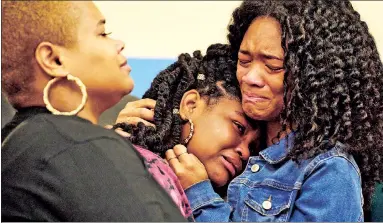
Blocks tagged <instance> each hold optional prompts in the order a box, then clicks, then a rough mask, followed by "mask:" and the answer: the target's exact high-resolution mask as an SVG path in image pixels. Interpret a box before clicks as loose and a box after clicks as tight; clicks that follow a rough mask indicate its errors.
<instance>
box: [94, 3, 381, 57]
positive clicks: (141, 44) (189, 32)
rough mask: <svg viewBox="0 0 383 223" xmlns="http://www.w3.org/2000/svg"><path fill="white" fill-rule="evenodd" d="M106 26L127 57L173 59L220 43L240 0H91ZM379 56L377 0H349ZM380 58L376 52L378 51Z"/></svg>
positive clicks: (379, 7)
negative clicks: (122, 43)
mask: <svg viewBox="0 0 383 223" xmlns="http://www.w3.org/2000/svg"><path fill="white" fill-rule="evenodd" d="M95 4H96V5H97V6H98V7H99V9H100V10H101V12H102V13H103V14H104V16H105V17H106V19H107V26H106V27H107V31H112V32H113V34H112V37H115V38H119V39H121V40H123V41H125V43H126V48H125V54H126V55H127V56H128V57H144V58H148V57H149V58H150V57H154V58H164V57H165V58H175V57H176V56H177V55H178V54H180V53H182V52H189V53H191V52H192V51H194V50H196V49H200V50H202V51H204V50H205V49H206V48H207V47H208V46H209V45H210V44H212V43H216V42H221V43H226V42H227V40H226V34H227V31H226V27H227V24H228V23H229V21H230V16H231V13H232V11H233V10H234V9H235V8H236V7H237V6H238V5H239V4H240V1H95ZM352 4H353V6H354V8H355V9H356V10H357V11H358V12H359V13H360V14H361V17H362V19H363V20H364V21H366V22H367V24H368V26H369V28H370V32H371V33H372V35H373V36H374V38H375V41H376V43H377V46H378V50H379V52H380V55H383V28H382V25H381V22H382V21H383V1H352ZM381 58H382V56H381Z"/></svg>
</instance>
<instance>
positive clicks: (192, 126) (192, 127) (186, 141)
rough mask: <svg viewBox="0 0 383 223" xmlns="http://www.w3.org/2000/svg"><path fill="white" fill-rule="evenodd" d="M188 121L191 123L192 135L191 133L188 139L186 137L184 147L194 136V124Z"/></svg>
mask: <svg viewBox="0 0 383 223" xmlns="http://www.w3.org/2000/svg"><path fill="white" fill-rule="evenodd" d="M188 121H189V124H190V133H189V135H188V137H186V139H185V140H184V145H186V144H188V142H189V141H190V139H191V138H192V137H193V134H194V124H193V121H192V120H191V119H189V120H188Z"/></svg>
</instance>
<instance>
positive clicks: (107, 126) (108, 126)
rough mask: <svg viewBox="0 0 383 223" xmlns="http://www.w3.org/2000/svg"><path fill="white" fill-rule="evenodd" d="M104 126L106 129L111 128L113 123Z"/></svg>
mask: <svg viewBox="0 0 383 223" xmlns="http://www.w3.org/2000/svg"><path fill="white" fill-rule="evenodd" d="M104 128H106V129H112V128H113V125H106V126H104Z"/></svg>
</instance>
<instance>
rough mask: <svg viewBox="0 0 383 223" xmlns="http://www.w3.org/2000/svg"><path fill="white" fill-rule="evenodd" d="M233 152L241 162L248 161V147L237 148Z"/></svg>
mask: <svg viewBox="0 0 383 223" xmlns="http://www.w3.org/2000/svg"><path fill="white" fill-rule="evenodd" d="M235 152H237V153H238V154H239V157H241V160H245V161H246V160H248V159H249V157H250V149H249V147H248V146H238V147H237V148H235Z"/></svg>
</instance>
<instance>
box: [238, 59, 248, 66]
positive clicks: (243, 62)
mask: <svg viewBox="0 0 383 223" xmlns="http://www.w3.org/2000/svg"><path fill="white" fill-rule="evenodd" d="M250 62H251V61H250V60H240V59H238V63H239V64H240V65H241V66H246V65H248V64H249V63H250Z"/></svg>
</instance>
